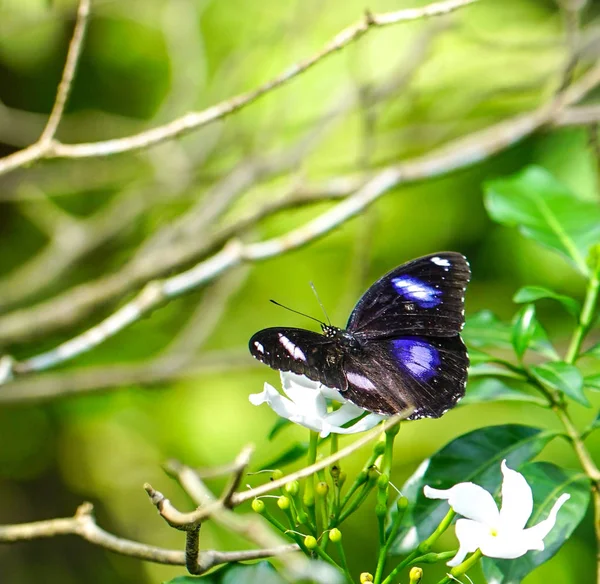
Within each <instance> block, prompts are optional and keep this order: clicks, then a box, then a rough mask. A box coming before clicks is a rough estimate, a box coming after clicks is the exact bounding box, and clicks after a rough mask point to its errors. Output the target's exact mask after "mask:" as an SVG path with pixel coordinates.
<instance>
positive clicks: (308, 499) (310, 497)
mask: <svg viewBox="0 0 600 584" xmlns="http://www.w3.org/2000/svg"><path fill="white" fill-rule="evenodd" d="M302 502H303V503H304V506H305V507H314V506H315V496H314V494H313V493H311V492H306V491H304V496H303V497H302Z"/></svg>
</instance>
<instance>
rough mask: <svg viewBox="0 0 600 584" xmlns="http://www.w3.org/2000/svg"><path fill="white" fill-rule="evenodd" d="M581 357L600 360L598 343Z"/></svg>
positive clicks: (599, 345)
mask: <svg viewBox="0 0 600 584" xmlns="http://www.w3.org/2000/svg"><path fill="white" fill-rule="evenodd" d="M582 357H596V358H597V359H600V343H596V344H595V345H593V346H592V347H590V348H589V349H588V350H587V351H586V352H585V353H583V355H582Z"/></svg>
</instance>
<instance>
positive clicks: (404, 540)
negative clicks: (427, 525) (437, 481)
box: [390, 458, 431, 554]
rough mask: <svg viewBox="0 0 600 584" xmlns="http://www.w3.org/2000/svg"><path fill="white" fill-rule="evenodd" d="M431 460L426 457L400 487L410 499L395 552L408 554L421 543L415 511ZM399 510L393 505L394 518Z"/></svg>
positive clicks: (393, 547)
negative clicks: (416, 525)
mask: <svg viewBox="0 0 600 584" xmlns="http://www.w3.org/2000/svg"><path fill="white" fill-rule="evenodd" d="M430 462H431V460H430V459H429V458H427V459H425V460H424V461H423V462H422V463H421V464H420V465H419V466H418V468H417V470H415V472H414V473H413V474H412V475H411V476H410V477H408V479H407V481H406V482H405V483H404V484H403V485H402V488H401V489H400V492H401V493H402V495H404V496H405V497H406V498H407V499H408V507H407V509H406V511H405V512H404V517H403V518H402V527H401V528H400V530H399V531H398V536H397V537H396V541H395V543H394V544H393V545H392V549H393V553H395V554H407V553H409V552H411V551H413V550H414V549H415V548H416V547H417V546H418V545H419V543H420V540H419V536H418V533H417V528H416V527H415V521H414V514H413V513H414V510H415V505H416V503H417V498H418V496H419V493H420V492H421V491H422V490H423V476H424V475H425V472H426V471H427V469H428V468H429V464H430ZM397 512H398V510H397V509H396V505H393V506H392V511H391V513H390V515H391V518H393V517H394V516H395V515H396V513H397Z"/></svg>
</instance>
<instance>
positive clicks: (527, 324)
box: [512, 304, 537, 360]
mask: <svg viewBox="0 0 600 584" xmlns="http://www.w3.org/2000/svg"><path fill="white" fill-rule="evenodd" d="M536 326H537V321H536V318H535V305H534V304H528V305H527V306H524V307H523V308H522V309H521V310H520V311H519V312H518V313H517V315H516V317H515V320H514V323H513V330H512V344H513V347H514V349H515V353H516V354H517V357H518V358H519V360H521V359H522V358H523V355H524V354H525V351H527V348H528V347H529V345H530V343H531V341H532V339H533V335H534V333H535V328H536Z"/></svg>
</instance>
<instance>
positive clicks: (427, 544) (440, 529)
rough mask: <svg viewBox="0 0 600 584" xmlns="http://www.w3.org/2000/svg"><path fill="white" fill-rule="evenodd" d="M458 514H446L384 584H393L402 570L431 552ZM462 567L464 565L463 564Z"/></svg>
mask: <svg viewBox="0 0 600 584" xmlns="http://www.w3.org/2000/svg"><path fill="white" fill-rule="evenodd" d="M455 515H456V513H454V511H453V510H452V509H450V510H449V511H448V513H446V516H445V517H444V518H443V519H442V521H441V523H440V524H439V525H438V526H437V527H436V529H435V531H434V532H433V533H432V534H431V535H430V536H429V537H428V538H427V539H426V540H425V541H422V542H421V543H420V544H419V547H418V548H417V549H416V550H415V551H414V552H412V553H410V554H409V555H408V556H406V558H404V560H402V561H401V562H400V563H399V564H398V565H397V566H396V567H395V568H394V569H393V570H392V571H391V572H390V573H389V574H388V576H387V578H386V579H385V580H384V581H383V582H382V584H392V582H393V581H394V578H395V577H396V576H397V575H398V574H399V573H400V571H401V570H403V569H404V568H406V567H407V566H409V565H410V564H411V563H412V562H414V561H415V559H416V558H418V557H419V556H421V555H423V554H426V553H427V552H429V550H430V549H431V547H432V546H433V544H434V543H435V542H436V541H437V540H438V539H439V537H440V536H441V535H442V533H444V531H446V529H448V527H450V524H451V523H452V520H453V519H454V516H455ZM461 566H462V564H461Z"/></svg>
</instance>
